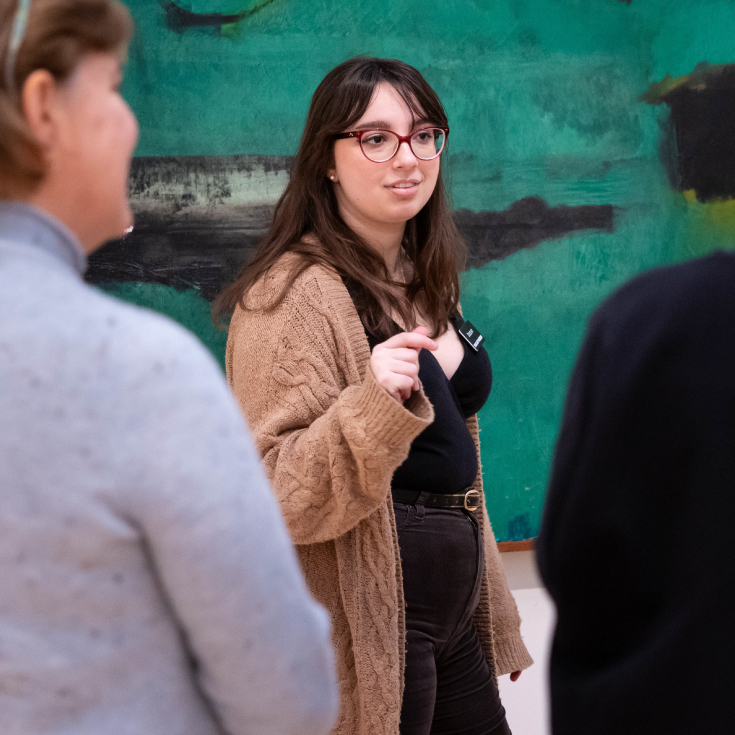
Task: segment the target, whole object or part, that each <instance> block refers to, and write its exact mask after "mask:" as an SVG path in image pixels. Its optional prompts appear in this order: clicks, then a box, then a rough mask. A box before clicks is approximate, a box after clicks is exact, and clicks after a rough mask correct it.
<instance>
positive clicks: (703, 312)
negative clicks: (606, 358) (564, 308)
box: [590, 252, 735, 340]
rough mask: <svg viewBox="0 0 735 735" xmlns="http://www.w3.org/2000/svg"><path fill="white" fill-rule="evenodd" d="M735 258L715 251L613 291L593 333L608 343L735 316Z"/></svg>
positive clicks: (593, 321)
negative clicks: (605, 339) (601, 335)
mask: <svg viewBox="0 0 735 735" xmlns="http://www.w3.org/2000/svg"><path fill="white" fill-rule="evenodd" d="M734 289H735V254H731V253H723V252H716V253H713V254H712V255H708V256H705V257H702V258H697V259H695V260H691V261H688V262H685V263H679V264H675V265H669V266H663V267H658V268H653V269H651V270H650V271H647V272H645V273H643V274H641V275H638V276H635V277H634V278H632V279H631V280H630V281H628V282H627V283H625V284H624V285H623V286H621V287H620V288H618V289H617V290H616V291H614V292H613V293H612V294H611V295H610V296H608V298H607V299H606V300H605V301H604V302H603V303H602V305H601V306H600V307H599V308H598V309H597V310H596V311H595V313H594V314H593V316H592V318H591V320H590V331H591V332H600V333H603V334H605V335H606V336H607V337H608V338H613V337H615V336H616V335H617V336H620V337H625V338H628V337H636V336H638V337H639V338H641V339H649V340H650V338H651V336H652V335H654V334H658V335H665V334H674V333H677V334H678V333H681V332H683V331H686V330H688V329H691V328H695V329H696V328H699V327H700V326H701V325H702V323H703V321H707V322H709V321H710V320H711V318H712V316H714V315H717V314H719V315H720V316H725V315H726V314H723V311H725V312H730V316H732V317H735V300H733V299H732V293H733V290H734Z"/></svg>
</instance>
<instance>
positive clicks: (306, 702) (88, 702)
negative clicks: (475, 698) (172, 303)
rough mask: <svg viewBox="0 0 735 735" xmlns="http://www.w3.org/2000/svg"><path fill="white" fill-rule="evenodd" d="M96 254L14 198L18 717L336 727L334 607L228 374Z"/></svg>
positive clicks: (0, 666) (8, 603) (13, 613)
mask: <svg viewBox="0 0 735 735" xmlns="http://www.w3.org/2000/svg"><path fill="white" fill-rule="evenodd" d="M84 267H85V258H84V255H83V254H82V251H81V249H80V247H79V245H78V243H77V242H76V241H75V239H74V237H73V235H71V233H69V232H68V231H67V230H66V229H65V228H64V227H63V226H62V225H61V224H60V223H58V222H56V221H54V220H52V219H51V218H49V217H46V216H44V215H43V214H42V213H40V212H39V211H38V210H35V209H33V208H32V207H29V206H27V205H23V204H18V203H8V202H2V203H0V732H2V734H3V735H31V734H34V735H35V734H39V733H44V735H72V734H73V735H215V733H216V734H218V735H220V734H221V733H228V734H230V735H245V733H248V734H249V735H250V734H258V735H267V734H270V733H273V734H274V735H275V734H276V733H278V734H279V735H286V734H287V733H298V734H299V735H309V734H311V733H313V734H314V735H316V734H317V733H326V732H327V731H328V729H329V727H330V726H331V724H332V722H333V720H334V717H335V715H336V704H337V701H336V685H335V678H334V671H333V661H332V653H331V650H330V643H329V631H328V622H327V617H326V615H325V614H324V612H323V611H322V610H321V608H319V607H318V606H317V605H316V604H315V603H314V602H313V601H312V599H311V598H310V596H309V594H308V592H307V590H306V588H305V585H304V583H303V580H302V577H301V574H300V571H299V568H298V564H297V561H296V558H295V555H294V553H293V550H292V548H291V544H290V541H289V539H288V536H287V534H286V531H285V530H284V526H283V523H282V521H281V518H280V515H279V511H278V508H277V505H276V502H275V500H274V499H273V497H272V495H271V493H270V491H269V488H268V485H267V482H266V480H265V478H264V476H263V473H262V471H261V468H260V462H259V458H258V456H257V455H256V453H255V452H254V449H253V447H252V445H251V442H250V439H249V437H248V434H247V430H246V427H245V425H244V422H243V419H242V418H241V416H240V413H239V411H238V409H237V407H236V405H235V404H234V402H233V400H232V399H231V397H230V395H229V392H228V389H227V386H226V384H225V381H224V379H223V378H222V376H221V375H220V374H219V370H218V368H217V366H216V365H215V363H214V362H213V360H212V359H211V358H210V357H209V355H208V354H206V351H205V350H204V349H203V348H202V347H201V346H200V345H199V344H198V342H197V341H196V340H195V339H194V338H192V337H191V336H190V335H188V334H187V333H186V332H185V331H184V330H182V329H180V328H179V327H177V326H176V325H174V324H173V323H171V322H169V321H167V320H165V319H163V318H161V317H157V316H155V315H153V314H151V313H149V312H146V311H144V310H142V309H137V308H135V307H131V306H127V305H125V304H122V303H120V302H118V301H116V300H113V299H110V298H108V297H106V296H104V295H102V294H100V293H98V292H96V291H95V290H93V289H91V288H89V287H88V286H86V285H85V284H84V283H83V282H82V280H81V279H80V273H81V272H82V271H83V270H84Z"/></svg>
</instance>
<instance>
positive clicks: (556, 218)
mask: <svg viewBox="0 0 735 735" xmlns="http://www.w3.org/2000/svg"><path fill="white" fill-rule="evenodd" d="M454 221H455V222H456V223H457V227H459V231H460V232H461V233H462V235H464V237H465V239H466V240H467V244H468V247H469V251H470V253H469V266H470V268H479V267H481V266H483V265H485V264H486V263H489V262H490V261H492V260H502V259H503V258H507V257H508V256H509V255H512V254H513V253H516V252H518V251H519V250H522V249H523V248H533V247H536V245H538V244H539V243H541V242H543V241H544V240H553V239H556V238H559V237H563V236H564V235H569V234H571V233H573V232H578V231H579V230H599V231H600V232H613V230H614V226H615V208H614V207H613V206H612V205H611V204H602V205H599V204H598V205H590V204H588V205H583V206H579V207H567V206H565V205H560V206H558V207H549V205H548V204H547V203H546V202H545V201H544V200H543V199H541V197H526V198H525V199H519V200H518V201H517V202H513V204H511V205H510V207H508V209H506V210H504V211H502V212H471V211H470V210H469V209H459V210H457V211H456V212H455V213H454Z"/></svg>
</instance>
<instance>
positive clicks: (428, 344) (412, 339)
mask: <svg viewBox="0 0 735 735" xmlns="http://www.w3.org/2000/svg"><path fill="white" fill-rule="evenodd" d="M417 329H423V330H425V329H426V327H417ZM382 346H383V347H387V348H390V349H395V348H400V347H410V348H411V349H412V350H435V349H436V348H437V347H438V345H437V343H436V342H435V341H434V340H433V339H430V338H429V337H427V336H426V335H425V334H420V333H418V332H415V331H414V332H401V333H400V334H394V335H393V336H392V337H391V338H390V339H387V340H385V342H383V343H382Z"/></svg>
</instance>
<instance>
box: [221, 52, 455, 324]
mask: <svg viewBox="0 0 735 735" xmlns="http://www.w3.org/2000/svg"><path fill="white" fill-rule="evenodd" d="M381 82H383V83H386V84H390V85H391V86H392V87H393V88H394V89H395V90H396V92H397V93H398V94H399V95H400V96H401V98H402V99H403V100H404V102H405V103H406V104H407V105H408V107H409V109H410V110H411V112H412V114H413V116H414V119H415V120H419V119H424V120H428V121H430V122H432V123H434V124H435V125H440V126H443V127H446V126H448V123H447V116H446V113H445V112H444V108H443V107H442V104H441V102H440V101H439V98H438V97H437V95H436V93H435V92H434V90H433V89H432V88H431V87H430V86H429V85H428V83H427V82H426V80H425V79H424V78H423V77H422V76H421V74H420V73H419V72H418V71H417V70H416V69H414V68H413V67H412V66H409V65H408V64H404V63H403V62H401V61H396V60H394V59H374V58H365V57H358V58H355V59H350V60H349V61H345V62H344V63H342V64H340V65H339V66H337V67H336V68H334V69H332V71H330V72H329V74H327V76H326V77H325V78H324V80H323V81H322V83H321V84H320V85H319V86H318V87H317V90H316V92H315V93H314V96H313V98H312V100H311V106H310V107H309V114H308V117H307V119H306V126H305V128H304V132H303V135H302V136H301V145H300V146H299V151H298V153H297V155H296V159H295V161H294V164H293V167H292V170H291V178H290V181H289V183H288V186H287V187H286V190H285V191H284V193H283V195H282V196H281V198H280V199H279V200H278V203H277V204H276V208H275V212H274V214H273V222H272V224H271V227H270V229H269V231H268V233H267V234H266V235H265V237H264V239H263V240H262V241H261V243H260V244H259V246H258V250H257V252H256V255H255V257H254V259H253V260H252V261H251V262H250V263H249V264H247V265H246V266H245V267H244V268H243V270H242V271H241V273H240V275H239V276H238V277H237V278H236V279H235V281H234V282H233V283H232V284H230V285H229V286H227V287H226V288H225V289H224V290H223V291H222V292H221V293H220V294H219V296H218V297H217V298H216V299H215V302H214V305H213V308H212V313H213V317H214V319H215V322H217V323H219V322H221V320H222V319H223V318H224V317H226V316H227V315H229V314H232V312H233V311H234V310H235V308H236V307H237V306H238V305H240V307H241V308H245V304H244V299H245V295H246V294H247V293H248V291H249V289H250V288H252V286H253V285H254V284H255V283H256V282H257V281H258V280H259V279H260V278H261V277H262V276H263V275H264V274H265V273H266V272H267V271H268V270H269V269H270V268H271V267H272V266H273V265H274V264H275V263H276V261H277V260H278V259H279V258H280V257H281V256H282V255H283V254H284V253H287V252H292V253H298V254H299V255H300V256H301V257H300V258H299V259H297V260H296V261H295V264H294V267H293V268H292V270H291V272H290V274H289V277H288V278H287V279H286V283H285V285H284V288H283V290H282V291H281V293H280V296H279V297H278V298H277V299H276V300H275V301H274V302H273V303H272V304H271V306H272V307H275V306H277V305H278V304H280V303H281V302H282V301H283V299H284V298H285V296H286V293H287V292H288V290H289V289H290V288H291V286H292V285H293V283H294V281H295V280H296V279H297V278H298V277H299V275H301V273H303V272H304V270H306V269H307V268H308V267H309V266H311V265H313V264H320V265H323V266H327V267H328V268H331V269H333V270H334V271H336V272H337V273H338V274H339V275H340V276H341V277H342V278H344V279H346V280H347V281H348V282H350V283H352V284H354V285H355V287H356V288H355V290H354V294H355V299H356V301H355V303H356V306H357V310H358V313H359V315H360V318H361V320H362V322H363V324H364V326H365V328H366V329H367V330H368V331H370V332H372V333H373V334H375V335H376V336H381V337H383V338H387V337H388V336H390V335H391V334H393V333H394V332H395V327H394V325H393V321H392V318H391V315H397V316H398V317H399V318H400V319H401V320H402V321H403V324H404V325H405V326H406V328H407V329H413V328H414V327H415V326H416V319H415V315H414V308H413V306H412V304H414V303H417V299H419V300H420V301H419V303H420V306H421V312H422V314H423V316H424V317H425V318H426V319H427V320H428V321H429V323H430V324H432V326H433V330H434V334H436V335H439V334H442V333H443V332H444V331H446V329H447V324H448V320H449V318H450V317H451V315H452V314H453V313H454V311H455V309H456V308H457V304H458V301H459V275H458V274H459V271H460V270H461V269H462V268H463V267H464V262H465V258H466V251H465V245H464V241H463V240H462V238H461V236H460V234H459V232H458V231H457V228H456V227H455V225H454V221H453V219H452V216H451V211H450V208H449V204H448V202H447V197H446V194H445V189H444V184H443V182H442V176H441V171H440V172H439V177H438V179H437V183H436V187H435V189H434V192H433V193H432V195H431V197H430V198H429V201H428V202H427V203H426V205H425V206H424V207H423V209H422V210H421V211H420V212H419V213H418V214H417V215H416V216H415V217H413V218H412V219H410V220H409V221H408V222H407V223H406V231H405V235H404V240H403V247H404V249H405V251H406V254H407V255H408V257H409V258H410V259H411V262H412V264H413V276H412V279H411V280H410V281H409V282H408V283H407V284H405V286H403V289H405V290H402V289H401V288H397V286H399V285H400V284H397V283H395V282H393V281H392V280H391V278H390V275H389V273H388V269H387V267H386V264H385V261H384V260H383V258H382V256H381V255H380V254H379V253H378V252H377V251H376V250H375V249H373V248H372V247H371V246H370V245H369V244H368V243H367V242H365V241H364V239H363V238H361V237H359V236H358V235H357V234H356V233H355V232H353V231H352V230H351V229H350V228H349V227H348V226H347V225H346V224H345V223H344V221H343V220H342V218H341V217H340V215H339V211H338V208H337V199H336V196H335V194H334V189H333V185H332V184H331V183H330V181H329V180H328V179H327V171H328V169H330V168H331V167H332V166H333V165H334V141H335V138H334V136H335V135H336V134H337V133H341V132H343V131H344V130H346V129H348V128H349V127H350V126H351V125H354V123H355V122H357V120H359V118H360V117H362V115H363V114H364V113H365V110H366V109H367V107H368V105H369V104H370V101H371V99H372V97H373V93H374V91H375V88H376V86H377V85H378V84H380V83H381Z"/></svg>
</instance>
